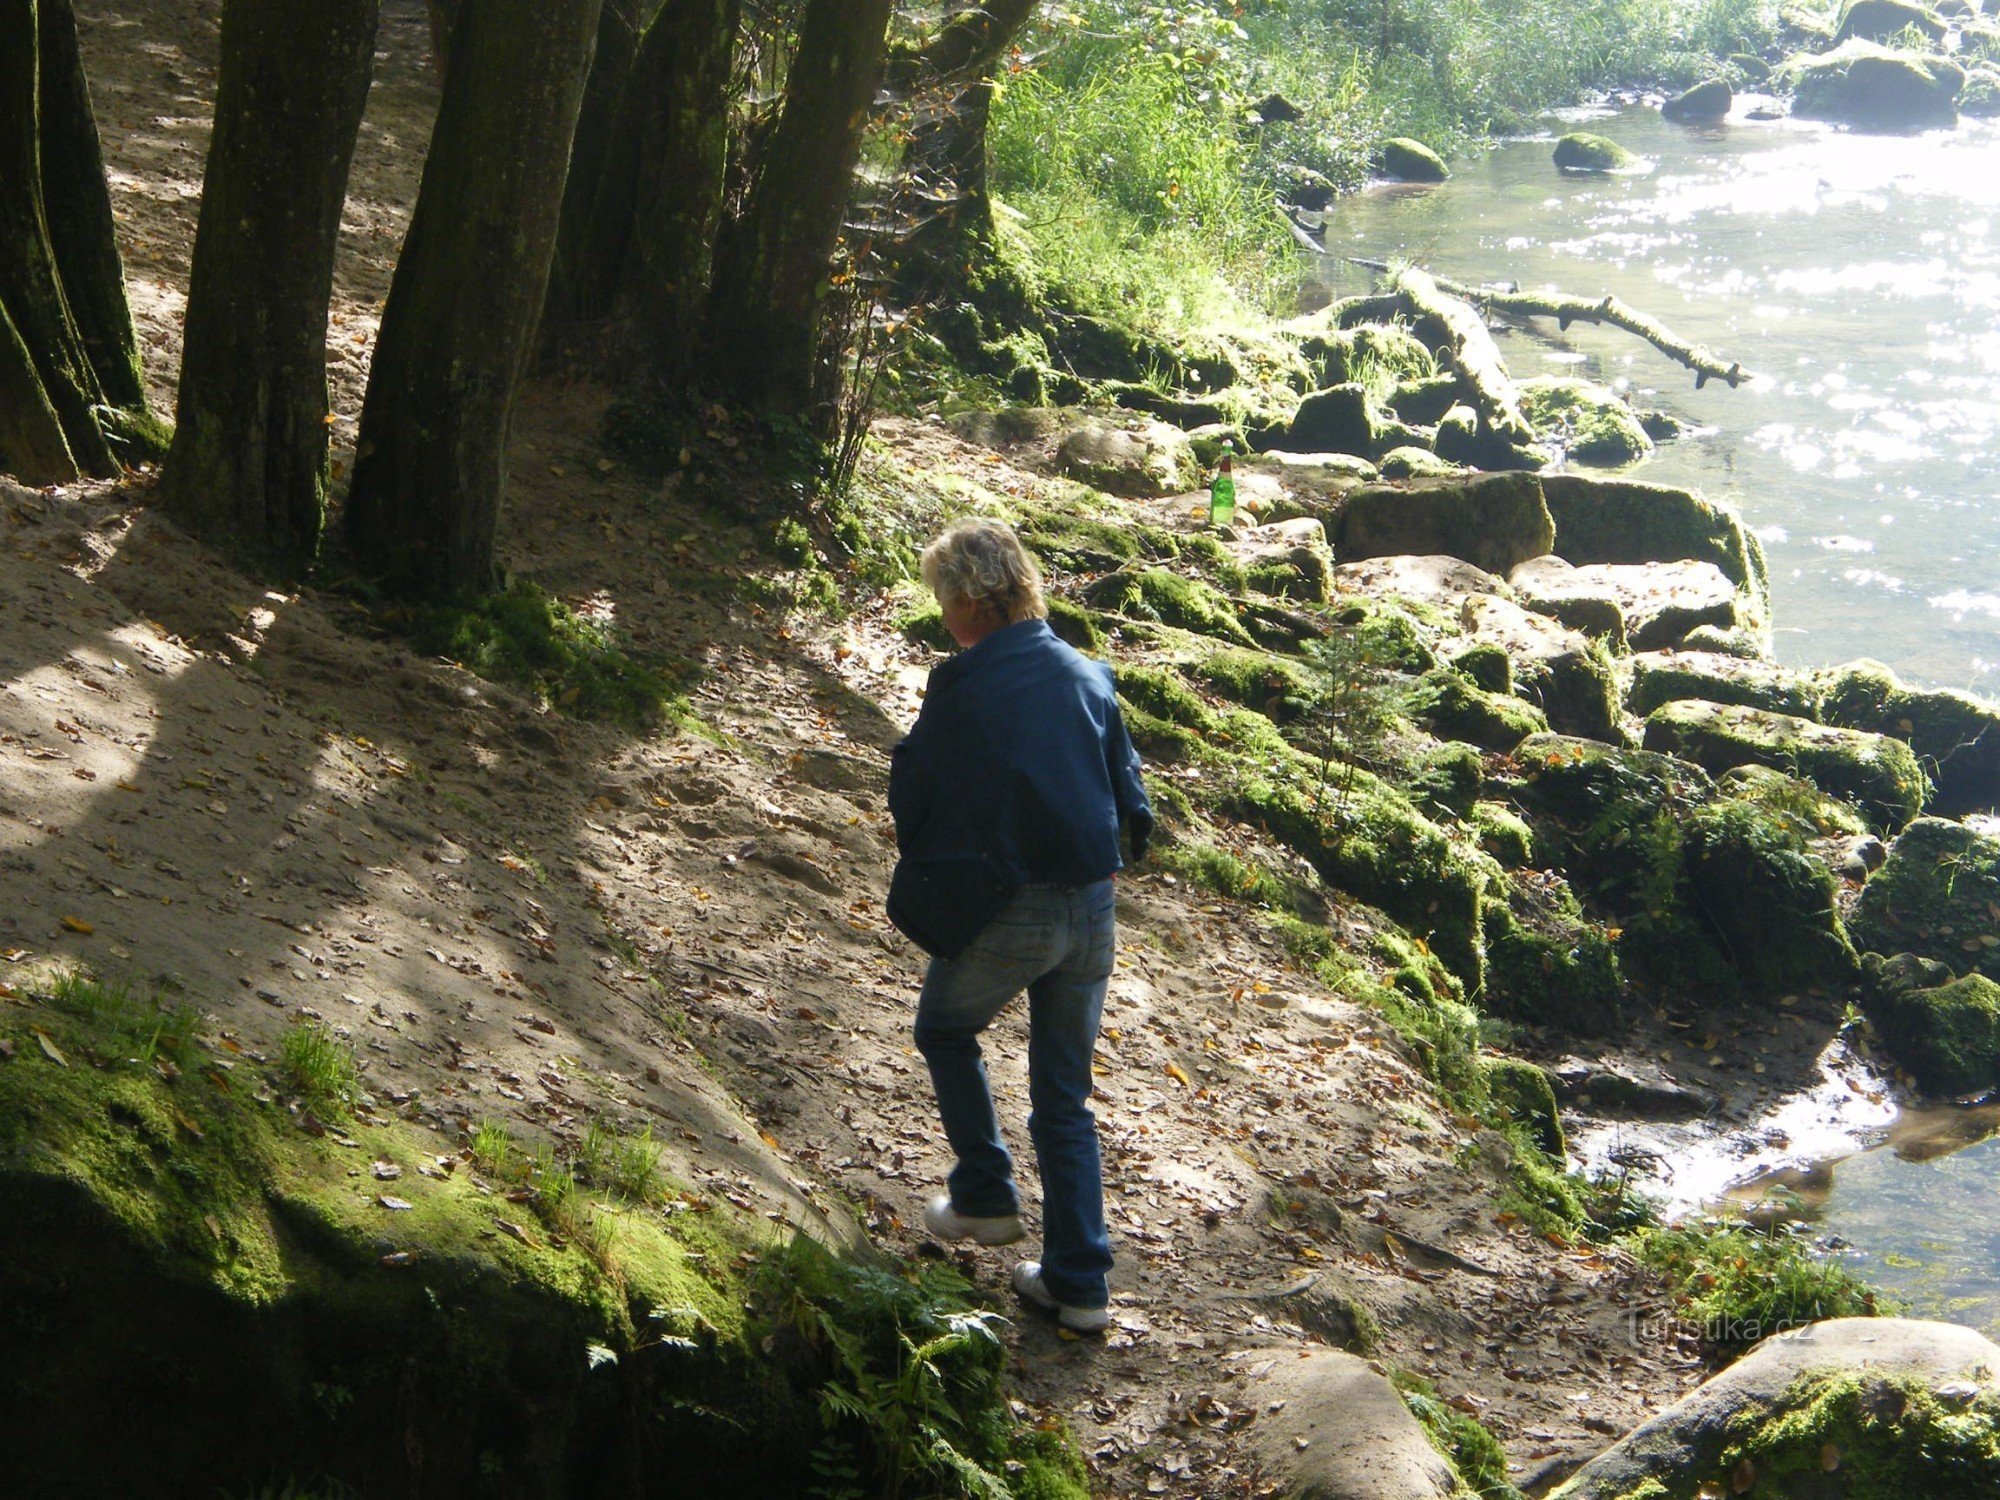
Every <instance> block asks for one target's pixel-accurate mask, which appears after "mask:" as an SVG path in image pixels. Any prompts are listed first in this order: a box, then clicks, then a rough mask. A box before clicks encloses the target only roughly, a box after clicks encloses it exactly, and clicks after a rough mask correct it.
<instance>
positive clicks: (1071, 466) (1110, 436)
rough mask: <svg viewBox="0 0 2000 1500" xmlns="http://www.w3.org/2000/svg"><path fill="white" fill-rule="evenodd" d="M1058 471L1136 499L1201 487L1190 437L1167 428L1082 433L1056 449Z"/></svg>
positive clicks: (1096, 428) (1151, 425)
mask: <svg viewBox="0 0 2000 1500" xmlns="http://www.w3.org/2000/svg"><path fill="white" fill-rule="evenodd" d="M1056 467H1057V468H1058V469H1059V470H1061V471H1062V473H1064V474H1065V475H1067V476H1068V477H1069V478H1071V479H1076V480H1081V481H1082V482H1083V483H1084V484H1087V485H1089V486H1091V487H1092V488H1093V489H1099V490H1103V491H1104V492H1105V493H1106V494H1110V495H1123V496H1126V497H1127V498H1130V499H1157V498H1159V497H1160V496H1162V495H1177V494H1181V493H1184V492H1185V491H1188V490H1191V489H1194V488H1195V487H1196V486H1198V485H1199V484H1200V483H1201V466H1200V465H1199V464H1197V463H1196V462H1195V459H1194V453H1193V452H1192V450H1191V449H1190V448H1189V446H1188V440H1187V434H1186V433H1184V432H1181V431H1180V430H1179V429H1178V428H1174V427H1169V426H1168V425H1167V424H1166V423H1164V422H1148V423H1146V424H1144V425H1143V426H1141V427H1136V428H1125V427H1112V426H1109V425H1106V424H1104V423H1097V422H1093V423H1091V424H1089V425H1088V426H1084V427H1079V428H1078V429H1077V430H1076V431H1074V432H1072V433H1070V434H1069V435H1068V436H1067V437H1065V438H1064V439H1063V440H1062V443H1061V445H1060V446H1059V447H1058V448H1057V449H1056Z"/></svg>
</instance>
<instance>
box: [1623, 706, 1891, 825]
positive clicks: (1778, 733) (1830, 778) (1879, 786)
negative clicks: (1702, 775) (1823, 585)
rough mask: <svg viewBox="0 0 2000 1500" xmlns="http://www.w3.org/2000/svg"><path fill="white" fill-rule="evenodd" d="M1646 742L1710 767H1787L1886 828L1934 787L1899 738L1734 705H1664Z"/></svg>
mask: <svg viewBox="0 0 2000 1500" xmlns="http://www.w3.org/2000/svg"><path fill="white" fill-rule="evenodd" d="M1645 746H1646V748H1647V749H1649V750H1659V751H1664V752H1666V753H1669V754H1672V755H1677V756H1680V757H1682V758H1684V759H1686V760H1690V761H1692V762H1694V763H1695V764H1697V765H1699V766H1701V767H1703V768H1704V769H1705V770H1709V771H1726V770H1729V769H1730V768H1732V767H1734V766H1743V765H1763V766H1772V767H1775V768H1777V769H1779V770H1783V771H1789V772H1791V773H1792V774H1793V775H1796V776H1801V777H1803V778H1805V779H1806V780H1807V781H1810V782H1811V783H1812V784H1813V785H1814V786H1817V787H1818V788H1819V789H1820V790H1821V791H1823V792H1826V793H1828V794H1830V795H1832V796H1835V797H1838V798H1840V799H1841V800H1842V801H1844V802H1848V803H1851V804H1853V805H1854V806H1855V807H1856V808H1858V809H1859V810H1860V811H1861V812H1862V813H1863V814H1864V815H1865V816H1866V817H1867V818H1868V819H1869V821H1870V822H1871V823H1873V824H1874V825H1875V826H1876V827H1877V828H1881V829H1896V828H1900V827H1902V826H1903V825H1904V824H1905V823H1907V822H1909V821H1910V819H1911V818H1913V817H1915V816H1916V815H1917V812H1918V810H1919V809H1921V808H1922V806H1923V805H1924V799H1925V797H1926V796H1927V795H1928V793H1929V790H1930V785H1929V782H1928V781H1927V780H1926V779H1925V777H1924V773H1923V770H1922V769H1921V768H1920V767H1919V766H1918V765H1917V761H1916V757H1915V756H1913V755H1912V754H1911V753H1910V748H1909V746H1907V745H1905V744H1903V743H1902V742H1901V741H1900V740H1892V739H1889V738H1887V737H1886V736H1884V735H1879V734H1868V733H1866V732H1864V731H1861V730H1853V729H1834V728H1831V727H1828V726H1825V725H1819V724H1813V723H1811V722H1809V721H1807V720H1805V719H1797V718H1793V717H1791V716H1790V715H1787V714H1774V713H1768V712H1766V711H1765V710H1763V709H1756V708H1743V707H1739V706H1737V705H1733V704H1714V703H1697V702H1694V701H1691V700H1688V701H1681V702H1675V703H1668V704H1664V705H1662V706H1661V707H1659V708H1657V709H1655V710H1654V711H1653V712H1652V714H1651V715H1650V716H1648V718H1647V720H1646V734H1645Z"/></svg>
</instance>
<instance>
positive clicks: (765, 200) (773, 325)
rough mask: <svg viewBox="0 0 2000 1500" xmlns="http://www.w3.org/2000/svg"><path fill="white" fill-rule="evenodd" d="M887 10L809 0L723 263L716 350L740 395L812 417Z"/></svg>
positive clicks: (852, 0) (719, 368)
mask: <svg viewBox="0 0 2000 1500" xmlns="http://www.w3.org/2000/svg"><path fill="white" fill-rule="evenodd" d="M889 13H890V0H807V3H806V11H805V18H804V20H803V22H802V23H801V25H800V30H799V50H798V55H797V56H796V57H795V58H793V60H792V70H791V77H790V78H789V79H788V80H787V82H786V86H785V106H784V112H783V114H782V115H781V116H780V118H779V121H778V128H777V130H776V131H775V132H774V133H773V135H772V137H771V142H770V147H769V150H768V152H767V153H766V155H765V158H764V162H763V167H762V170H761V172H760V173H759V174H758V177H757V181H756V184H755V185H754V187H753V188H752V189H751V193H750V198H749V201H748V203H747V204H746V205H745V207H744V211H743V217H742V219H741V220H740V221H739V222H738V223H737V224H736V225H734V226H733V228H732V231H731V233H730V235H729V237H728V243H727V245H726V247H725V249H724V251H723V253H722V254H721V255H720V256H719V258H718V261H717V266H718V269H717V274H716V285H715V295H714V298H713V301H712V303H711V308H710V316H711V319H712V322H711V337H710V346H711V351H712V354H713V356H714V361H715V368H716V373H717V375H718V377H719V378H720V379H721V380H722V382H723V383H724V384H725V385H726V386H727V387H729V388H730V389H731V390H732V391H734V393H735V394H736V395H737V396H738V397H740V398H742V399H744V400H746V401H753V402H768V403H770V404H772V405H776V406H778V407H781V408H784V409H788V410H791V411H796V412H806V411H808V410H809V409H810V406H811V403H812V397H813V387H814V375H815V372H816V368H817V364H818V358H819V348H818V344H819V333H820V307H821V302H822V300H823V298H824V295H825V291H826V284H827V276H828V272H829V269H830V264H831V261H832V258H833V252H834V248H835V246H836V244H837V243H838V241H839V238H840V228H841V222H842V220H843V218H844V217H845V214H846V211H847V203H848V196H849V193H850V192H851V190H852V186H853V178H854V168H855V164H856V163H857V162H858V161H859V160H860V156H861V136H862V131H863V130H864V128H865V127H866V125H867V121H868V111H869V106H870V104H871V103H872V101H873V99H874V96H875V87H876V84H877V82H878V81H879V80H880V79H881V77H882V65H883V44H884V39H885V35H886V33H887V30H888V23H889Z"/></svg>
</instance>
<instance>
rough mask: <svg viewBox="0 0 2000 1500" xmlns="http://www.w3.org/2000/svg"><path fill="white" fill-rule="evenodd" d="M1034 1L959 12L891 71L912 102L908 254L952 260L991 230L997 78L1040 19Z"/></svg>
mask: <svg viewBox="0 0 2000 1500" xmlns="http://www.w3.org/2000/svg"><path fill="white" fill-rule="evenodd" d="M1034 10H1035V0H990V3H987V4H981V5H973V6H970V7H968V8H966V9H964V10H961V11H960V12H959V13H958V14H957V15H955V16H953V17H952V18H951V19H950V20H949V21H947V22H946V23H945V24H944V25H943V26H942V27H940V28H939V30H938V32H937V34H936V35H935V36H933V37H932V38H931V40H930V41H929V42H928V43H926V44H925V46H924V47H923V49H922V51H920V52H915V53H910V54H906V55H904V56H902V57H899V58H897V59H896V60H894V61H893V62H892V64H891V66H890V82H891V84H892V86H895V87H897V88H898V89H899V90H900V91H903V92H907V93H908V94H909V95H910V99H911V116H912V119H911V123H910V138H909V142H908V145H907V146H906V147H905V149H904V153H903V175H904V180H905V183H906V188H905V190H904V193H903V202H902V213H903V216H904V217H905V218H907V219H908V220H909V221H910V224H911V228H910V233H909V238H908V240H907V241H906V243H905V247H904V250H905V254H906V256H909V257H912V258H916V259H923V260H927V259H930V258H932V257H936V256H940V255H950V254H951V253H952V252H953V250H954V249H955V247H956V246H957V245H959V244H960V243H962V242H963V241H965V240H967V239H974V240H984V239H985V238H986V237H987V236H988V234H989V233H990V232H991V230H992V223H993V216H992V205H991V202H990V201H989V199H988V197H987V190H986V125H987V121H988V119H989V118H990V116H991V114H992V108H993V75H994V74H995V72H997V71H998V69H999V67H1000V63H1001V61H1002V59H1004V58H1005V57H1006V55H1007V52H1008V49H1009V48H1011V47H1012V46H1013V45H1014V39H1015V38H1016V37H1017V36H1019V35H1020V34H1021V29H1022V28H1023V27H1024V26H1026V25H1027V24H1028V18H1029V17H1030V16H1032V15H1033V14H1034Z"/></svg>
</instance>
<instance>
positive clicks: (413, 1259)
mask: <svg viewBox="0 0 2000 1500" xmlns="http://www.w3.org/2000/svg"><path fill="white" fill-rule="evenodd" d="M418 1259H419V1257H418V1255H417V1252H416V1251H414V1250H391V1251H390V1252H389V1253H388V1254H387V1255H385V1256H383V1257H382V1261H381V1263H382V1264H383V1265H385V1266H387V1267H388V1268H389V1269H390V1270H392V1271H394V1270H399V1269H400V1268H402V1267H403V1266H413V1265H415V1264H416V1263H417V1261H418Z"/></svg>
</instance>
